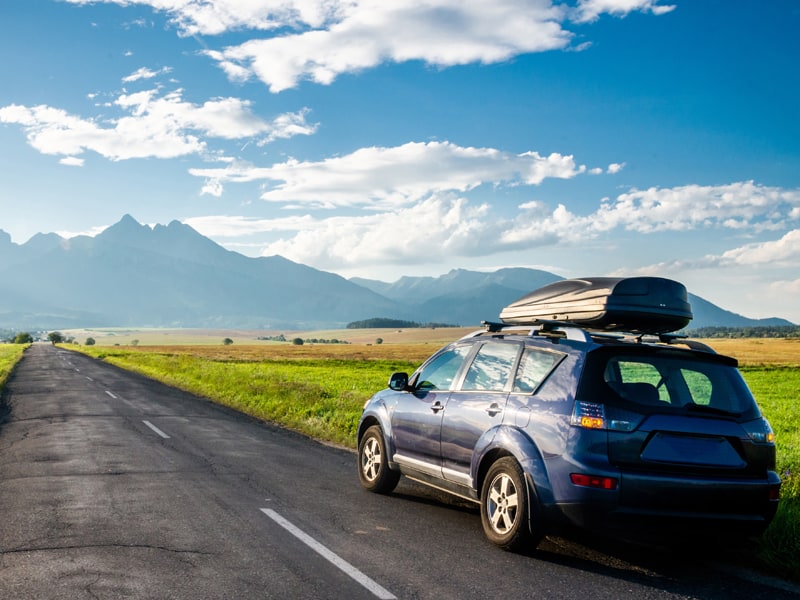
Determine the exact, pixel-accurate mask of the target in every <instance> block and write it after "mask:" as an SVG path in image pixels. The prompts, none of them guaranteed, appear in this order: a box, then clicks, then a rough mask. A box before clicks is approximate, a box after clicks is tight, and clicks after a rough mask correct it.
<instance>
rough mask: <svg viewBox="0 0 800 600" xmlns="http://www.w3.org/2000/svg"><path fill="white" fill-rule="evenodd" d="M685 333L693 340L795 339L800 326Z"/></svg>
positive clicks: (711, 328) (799, 334)
mask: <svg viewBox="0 0 800 600" xmlns="http://www.w3.org/2000/svg"><path fill="white" fill-rule="evenodd" d="M686 333H687V334H688V335H690V336H691V337H695V338H795V337H800V326H798V325H774V326H769V325H767V326H758V327H697V328H696V329H689V330H687V332H686Z"/></svg>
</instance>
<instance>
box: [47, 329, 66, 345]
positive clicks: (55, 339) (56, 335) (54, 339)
mask: <svg viewBox="0 0 800 600" xmlns="http://www.w3.org/2000/svg"><path fill="white" fill-rule="evenodd" d="M47 339H48V340H50V343H51V344H53V345H55V344H63V343H64V336H63V335H61V332H60V331H51V332H50V333H48V334H47Z"/></svg>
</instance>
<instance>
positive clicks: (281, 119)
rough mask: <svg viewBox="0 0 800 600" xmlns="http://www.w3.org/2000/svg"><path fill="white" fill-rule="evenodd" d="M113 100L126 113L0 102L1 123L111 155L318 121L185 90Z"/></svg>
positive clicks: (34, 139) (43, 145)
mask: <svg viewBox="0 0 800 600" xmlns="http://www.w3.org/2000/svg"><path fill="white" fill-rule="evenodd" d="M114 105H115V107H116V108H118V109H120V110H121V111H122V113H123V116H121V117H119V118H117V119H109V120H107V121H99V120H96V119H83V118H81V117H78V116H75V115H71V114H69V113H67V112H66V111H64V110H61V109H57V108H53V107H50V106H46V105H39V106H33V107H26V106H20V105H16V104H13V105H9V106H5V107H2V108H0V123H12V124H17V125H20V126H22V128H23V129H24V130H25V132H26V135H27V139H28V143H29V144H30V145H31V146H33V147H34V148H35V149H36V150H38V151H39V152H41V153H43V154H54V155H59V154H60V155H69V156H72V157H74V156H75V155H79V154H81V153H83V152H84V151H94V152H97V153H98V154H100V155H102V156H104V157H106V158H108V159H111V160H126V159H130V158H146V157H155V158H174V157H177V156H184V155H188V154H198V153H204V152H205V151H206V141H204V140H203V139H202V138H201V136H207V137H212V138H220V139H241V138H251V137H255V138H259V139H260V142H261V143H266V142H269V141H272V140H274V139H276V138H279V137H290V136H293V135H310V134H312V133H314V132H315V131H316V127H317V126H316V125H314V124H309V123H307V122H306V114H307V111H305V110H301V111H299V112H297V113H289V114H284V115H280V116H278V117H277V118H275V119H274V120H273V121H265V120H263V119H261V118H259V117H257V116H255V115H254V114H253V112H252V110H251V105H250V102H248V101H245V100H240V99H238V98H217V99H214V100H209V101H207V102H205V103H203V104H200V105H198V104H192V103H190V102H186V101H184V100H183V99H182V92H181V90H178V91H175V92H171V93H168V94H166V95H163V96H159V93H158V91H157V90H145V91H141V92H137V93H133V94H123V95H121V96H119V97H118V98H117V99H116V101H115V103H114Z"/></svg>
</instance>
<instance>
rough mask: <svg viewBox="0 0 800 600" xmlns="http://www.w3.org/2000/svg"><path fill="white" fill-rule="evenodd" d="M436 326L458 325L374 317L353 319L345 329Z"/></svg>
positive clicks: (423, 327)
mask: <svg viewBox="0 0 800 600" xmlns="http://www.w3.org/2000/svg"><path fill="white" fill-rule="evenodd" d="M437 327H441V328H444V327H458V325H451V324H448V323H417V322H415V321H404V320H402V319H387V318H383V317H375V318H372V319H364V320H363V321H353V322H352V323H348V324H347V329H436V328H437Z"/></svg>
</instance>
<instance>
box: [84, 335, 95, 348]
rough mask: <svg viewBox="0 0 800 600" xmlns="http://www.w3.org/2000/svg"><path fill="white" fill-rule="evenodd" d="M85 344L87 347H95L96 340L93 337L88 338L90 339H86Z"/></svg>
mask: <svg viewBox="0 0 800 600" xmlns="http://www.w3.org/2000/svg"><path fill="white" fill-rule="evenodd" d="M84 343H85V344H86V345H87V346H94V345H95V343H96V342H95V341H94V338H92V337H88V338H86V341H85V342H84Z"/></svg>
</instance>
